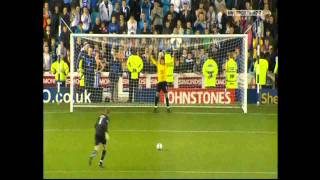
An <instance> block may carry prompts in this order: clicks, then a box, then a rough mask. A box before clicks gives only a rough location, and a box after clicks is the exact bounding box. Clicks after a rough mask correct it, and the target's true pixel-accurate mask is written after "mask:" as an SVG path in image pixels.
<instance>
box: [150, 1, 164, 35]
mask: <svg viewBox="0 0 320 180" xmlns="http://www.w3.org/2000/svg"><path fill="white" fill-rule="evenodd" d="M150 18H151V22H152V25H153V26H154V28H155V30H156V31H158V32H159V33H160V34H161V32H162V26H163V11H162V8H161V7H160V6H159V2H158V1H155V2H154V7H153V9H152V11H151V17H150Z"/></svg>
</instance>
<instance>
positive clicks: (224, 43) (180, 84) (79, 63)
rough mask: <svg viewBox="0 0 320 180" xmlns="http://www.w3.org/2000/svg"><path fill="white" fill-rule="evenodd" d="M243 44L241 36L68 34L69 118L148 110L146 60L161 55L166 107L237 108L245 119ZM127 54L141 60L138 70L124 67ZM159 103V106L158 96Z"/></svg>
mask: <svg viewBox="0 0 320 180" xmlns="http://www.w3.org/2000/svg"><path fill="white" fill-rule="evenodd" d="M247 41H248V36H247V34H221V35H220V34H219V35H173V34H172V35H141V34H139V35H138V34H137V35H127V34H73V33H72V34H70V81H69V82H70V98H71V99H70V112H73V110H74V108H82V107H141V108H143V107H153V105H154V96H155V93H156V86H157V66H156V65H154V64H153V63H152V61H151V58H150V57H151V56H153V57H154V59H156V60H159V57H160V56H161V54H162V55H163V56H164V57H165V64H166V69H167V70H166V72H167V74H168V76H169V74H170V72H171V74H170V75H172V76H173V78H171V80H169V79H168V80H167V81H168V84H169V88H168V96H169V103H170V106H172V107H194V108H242V110H243V112H244V113H247V86H248V83H247V59H248V58H247V57H248V55H247V53H248V52H247V51H248V42H247ZM132 54H136V55H138V56H139V57H140V58H141V59H142V63H141V67H142V68H141V67H140V68H138V66H139V65H140V64H139V63H138V64H136V62H135V61H133V65H132V66H133V67H135V66H136V67H137V68H133V69H134V70H132V68H131V69H130V68H128V67H127V65H128V64H127V63H128V58H129V57H130V56H131V55H132ZM208 59H212V60H213V61H214V63H213V64H216V65H217V69H216V70H213V69H214V68H212V67H211V66H212V64H210V63H205V62H206V61H207V60H208ZM230 59H234V61H235V62H236V64H237V70H236V75H237V80H236V84H237V86H236V87H233V88H230V87H227V85H226V74H228V72H226V71H227V69H226V64H227V63H228V62H229V60H230ZM210 62H211V61H210ZM131 63H132V62H131ZM130 65H131V64H130ZM130 67H131V66H130ZM134 73H136V74H134ZM208 74H209V75H208ZM171 81H172V82H171ZM159 102H160V104H165V98H164V95H163V93H160V101H159Z"/></svg>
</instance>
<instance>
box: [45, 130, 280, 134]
mask: <svg viewBox="0 0 320 180" xmlns="http://www.w3.org/2000/svg"><path fill="white" fill-rule="evenodd" d="M43 131H44V132H83V131H93V129H45V130H43ZM112 132H115V133H116V132H128V133H129V132H132V133H231V134H277V132H275V131H240V130H202V131H196V130H190V131H187V130H144V129H124V130H121V129H118V130H117V129H115V130H112Z"/></svg>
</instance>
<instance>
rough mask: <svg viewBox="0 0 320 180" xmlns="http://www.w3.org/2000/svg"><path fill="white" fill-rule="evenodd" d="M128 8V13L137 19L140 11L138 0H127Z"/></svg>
mask: <svg viewBox="0 0 320 180" xmlns="http://www.w3.org/2000/svg"><path fill="white" fill-rule="evenodd" d="M129 8H130V14H131V15H133V16H134V19H135V20H137V21H139V20H140V13H141V3H140V0H129ZM148 20H149V19H148Z"/></svg>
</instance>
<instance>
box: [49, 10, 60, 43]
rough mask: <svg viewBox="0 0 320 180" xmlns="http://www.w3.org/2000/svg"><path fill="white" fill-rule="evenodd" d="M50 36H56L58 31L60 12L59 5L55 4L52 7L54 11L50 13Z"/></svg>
mask: <svg viewBox="0 0 320 180" xmlns="http://www.w3.org/2000/svg"><path fill="white" fill-rule="evenodd" d="M51 24H52V32H51V33H52V36H53V37H57V35H58V31H59V24H60V12H59V7H58V6H55V7H54V13H53V15H52V20H51Z"/></svg>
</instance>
